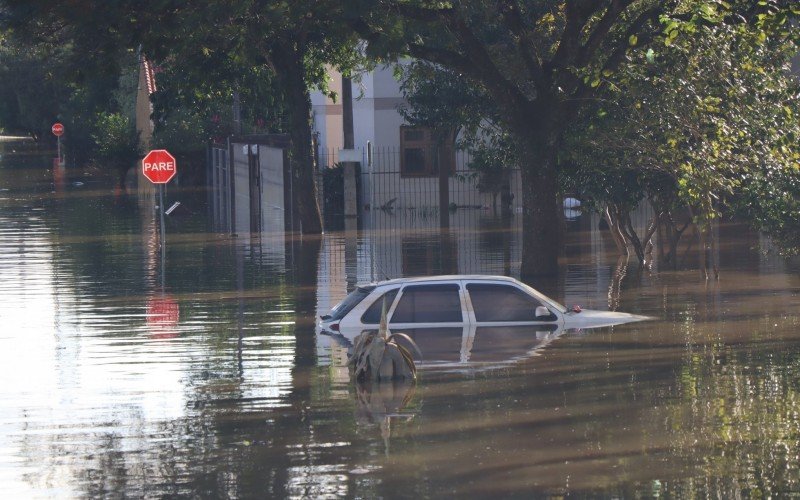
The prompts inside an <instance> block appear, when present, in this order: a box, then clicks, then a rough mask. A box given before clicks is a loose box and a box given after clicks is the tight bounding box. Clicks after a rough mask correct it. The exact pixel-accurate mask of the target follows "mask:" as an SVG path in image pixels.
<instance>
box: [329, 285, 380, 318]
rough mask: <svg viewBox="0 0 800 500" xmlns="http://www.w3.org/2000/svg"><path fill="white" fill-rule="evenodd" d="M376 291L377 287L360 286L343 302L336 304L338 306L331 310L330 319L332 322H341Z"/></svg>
mask: <svg viewBox="0 0 800 500" xmlns="http://www.w3.org/2000/svg"><path fill="white" fill-rule="evenodd" d="M373 290H375V286H374V285H373V286H360V287H358V288H356V289H355V290H353V291H352V292H350V293H349V294H348V295H347V297H345V298H344V300H343V301H341V302H339V303H338V304H336V306H335V307H334V308H333V309H331V314H330V318H329V319H331V320H339V319H342V318H344V316H345V315H346V314H347V313H349V312H350V311H352V310H353V308H354V307H355V306H357V305H358V304H359V303H360V302H361V301H362V300H364V298H365V297H366V296H367V295H369V294H370V292H372V291H373Z"/></svg>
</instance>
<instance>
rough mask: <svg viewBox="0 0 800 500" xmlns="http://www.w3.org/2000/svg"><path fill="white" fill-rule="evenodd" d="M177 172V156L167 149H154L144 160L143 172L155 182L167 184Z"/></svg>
mask: <svg viewBox="0 0 800 500" xmlns="http://www.w3.org/2000/svg"><path fill="white" fill-rule="evenodd" d="M177 173H178V164H177V163H176V162H175V157H174V156H172V155H171V154H169V152H168V151H167V150H166V149H154V150H153V151H150V152H149V153H147V156H145V157H144V159H143V160H142V174H144V176H145V177H147V179H148V180H149V181H150V182H152V183H153V184H166V183H167V182H169V181H170V179H172V178H173V177H175V174H177Z"/></svg>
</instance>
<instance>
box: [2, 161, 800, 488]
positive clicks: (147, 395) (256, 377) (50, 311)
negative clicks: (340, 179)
mask: <svg viewBox="0 0 800 500" xmlns="http://www.w3.org/2000/svg"><path fill="white" fill-rule="evenodd" d="M3 154H4V159H3V163H2V164H0V298H1V299H2V300H0V319H1V320H2V321H1V322H0V325H2V326H0V387H2V389H0V484H2V485H3V490H4V493H6V494H7V496H9V497H16V498H28V497H34V496H46V495H59V496H73V497H74V496H92V497H94V496H106V495H109V496H110V495H129V496H174V495H183V496H215V497H234V496H241V497H253V496H269V497H287V496H303V497H317V496H324V495H343V496H360V497H392V496H398V495H403V496H419V497H429V496H442V495H447V496H455V495H481V496H489V495H491V496H509V495H512V494H516V495H518V496H542V495H564V494H575V495H589V496H626V497H627V496H650V495H655V494H659V495H664V496H677V497H693V496H712V495H713V496H723V497H735V496H741V495H756V494H761V495H772V496H781V495H784V494H789V493H793V492H795V491H796V490H797V489H798V486H797V485H798V484H800V472H798V469H797V467H796V466H795V463H796V462H797V459H796V457H797V456H798V455H799V454H800V445H799V444H798V440H797V431H796V429H797V428H798V425H800V419H798V415H800V399H798V398H797V396H796V395H797V394H798V393H799V392H800V391H799V389H800V387H798V382H797V381H798V378H797V373H800V333H798V332H800V328H798V326H800V325H798V316H797V313H796V311H798V310H800V308H798V306H800V303H799V302H800V296H798V294H797V293H796V290H798V289H800V282H799V281H798V273H797V271H798V267H797V266H796V265H795V264H793V263H792V261H788V262H786V261H783V260H781V259H779V258H776V257H774V256H773V255H766V254H762V253H760V252H757V251H754V250H752V248H753V247H754V246H755V244H757V243H766V242H762V241H759V239H758V235H753V234H749V233H747V232H746V231H744V230H743V229H742V228H741V227H728V226H721V227H720V228H719V231H720V238H721V241H723V242H724V243H725V244H724V245H721V246H720V262H721V263H722V265H723V275H722V276H723V278H722V280H721V281H720V282H718V283H714V282H712V283H706V282H705V281H704V280H702V279H701V277H700V274H699V273H698V272H697V271H696V270H694V269H692V268H691V265H692V254H689V255H688V259H687V260H686V266H687V267H686V268H684V269H679V270H670V269H664V268H659V264H658V263H656V266H655V267H654V269H653V270H652V272H647V271H643V272H638V271H637V270H636V269H635V268H633V267H627V268H625V267H624V266H622V267H623V268H624V270H625V271H626V273H620V272H619V271H620V269H621V268H619V267H618V266H617V258H616V256H615V255H614V252H613V242H612V241H610V240H609V239H607V238H606V236H605V235H604V234H603V233H602V232H600V231H598V230H596V227H594V226H592V225H590V223H589V222H581V221H577V222H576V224H575V225H573V226H570V228H569V229H570V230H569V232H568V233H567V236H568V244H567V247H566V253H565V255H564V261H563V273H562V278H561V279H560V280H558V281H555V282H551V283H535V284H534V285H535V286H536V287H537V288H538V289H541V290H542V291H543V292H544V293H547V294H548V295H551V296H553V297H554V298H556V299H560V300H561V301H562V302H566V303H568V304H575V303H578V304H581V305H582V306H585V307H587V308H595V309H602V308H604V307H607V306H608V305H609V301H611V302H612V304H614V305H618V306H619V308H620V309H622V310H626V311H631V312H635V313H639V314H645V315H650V316H655V317H658V318H661V319H660V320H658V321H652V322H648V323H641V324H632V325H622V326H620V327H614V328H613V329H612V328H609V329H600V330H598V331H589V332H582V333H581V334H570V333H566V334H564V335H560V336H556V337H554V338H552V339H551V340H550V342H549V343H547V344H546V346H544V348H542V349H539V350H536V351H535V352H534V353H533V354H535V355H533V356H530V355H527V354H529V351H527V350H526V349H527V346H528V344H527V343H526V341H527V339H526V338H524V337H519V336H513V338H511V339H507V340H504V341H503V342H495V343H489V344H488V345H486V346H481V345H480V343H481V339H483V338H486V337H482V333H481V332H480V331H478V332H475V334H474V336H473V337H474V342H473V343H472V344H471V345H470V344H466V347H467V349H464V347H465V344H464V338H465V336H464V332H463V331H461V332H457V333H456V332H453V338H452V339H450V338H449V337H448V338H436V339H430V340H431V342H433V344H431V345H432V346H433V347H431V345H429V347H428V350H429V351H430V352H432V353H433V352H435V351H436V349H435V345H438V344H437V343H443V344H442V345H444V344H446V343H447V342H446V341H448V340H453V346H454V347H456V348H457V351H451V350H443V351H442V352H443V353H445V352H447V353H452V354H447V355H448V356H452V359H450V361H451V362H454V361H456V360H457V361H461V360H462V359H469V360H471V361H474V362H476V363H477V362H478V361H479V360H480V357H481V356H484V357H485V358H486V357H488V358H489V359H488V361H489V362H491V363H495V362H496V361H497V360H498V359H506V358H515V361H514V362H513V363H500V364H498V365H496V366H493V367H492V368H491V369H488V370H472V371H468V372H466V373H465V372H464V371H463V370H462V371H453V370H450V369H442V370H425V371H423V372H422V376H421V378H420V381H419V383H418V384H417V385H416V386H415V387H414V388H413V389H411V390H409V391H408V392H405V390H404V389H403V388H397V389H396V388H394V387H392V388H391V389H392V390H391V391H388V392H386V388H380V389H379V390H378V391H376V390H375V389H374V388H373V389H372V390H364V388H356V387H354V386H353V385H352V384H351V383H350V381H349V378H348V376H347V372H346V370H344V369H343V368H342V363H341V362H342V361H343V360H344V359H346V352H345V350H344V349H342V348H341V347H337V346H336V345H335V344H332V343H331V342H332V339H331V338H330V337H328V336H322V335H319V336H318V332H316V330H315V318H316V317H317V315H318V314H319V313H320V311H327V310H328V309H329V308H330V306H331V305H332V304H333V303H335V302H336V301H338V300H340V299H341V298H342V297H343V296H344V294H345V293H346V291H347V287H348V285H349V283H351V282H353V281H368V280H372V279H382V278H384V277H393V276H399V275H406V274H424V273H434V272H436V273H438V272H443V271H442V270H443V269H453V270H455V271H457V272H460V273H468V272H475V273H492V274H510V275H512V276H513V275H515V273H516V272H517V270H518V265H519V243H518V242H519V220H518V219H516V218H515V219H513V222H512V224H511V226H510V227H508V225H507V224H504V223H503V222H502V221H499V220H497V219H495V218H493V217H492V216H491V214H489V213H485V212H483V211H480V210H473V211H467V210H459V211H456V212H455V213H454V214H453V215H452V216H451V217H452V218H451V224H450V232H449V234H448V235H447V237H445V238H443V237H442V235H441V233H439V232H438V231H437V230H435V225H436V224H437V223H438V220H433V221H429V220H428V219H427V218H422V217H419V216H414V215H413V214H410V213H396V214H395V215H394V216H391V215H388V214H384V213H382V212H381V213H378V212H376V213H374V214H368V218H367V219H366V221H365V225H364V226H363V227H362V228H360V229H359V228H356V229H355V230H351V231H349V232H347V233H341V232H332V233H328V234H326V235H325V236H324V237H323V238H322V239H321V240H320V239H314V238H305V237H304V238H297V239H291V238H288V239H287V238H284V236H283V233H282V232H280V231H277V230H276V231H266V232H261V233H257V234H250V233H249V232H242V233H239V234H238V236H236V237H232V236H230V234H228V233H208V232H206V231H205V227H206V222H205V219H204V218H203V217H201V216H196V217H188V218H186V219H185V220H183V221H181V223H180V224H177V223H176V224H175V225H174V227H172V226H171V227H170V235H171V236H170V245H169V247H168V249H167V253H168V254H167V259H166V262H167V265H168V267H169V269H168V273H167V276H168V279H167V284H168V292H169V295H171V296H172V297H173V299H174V300H175V301H176V302H179V303H180V316H179V321H178V322H177V323H176V324H175V326H174V330H175V332H174V333H175V334H176V336H174V337H170V338H154V337H153V336H152V335H151V333H152V332H151V330H150V328H149V326H148V323H147V303H148V302H147V301H148V298H150V297H152V296H153V293H154V292H158V291H160V283H159V273H158V270H159V267H158V260H159V252H158V248H157V247H153V244H154V243H153V241H151V240H150V238H151V236H150V235H152V233H153V232H154V231H155V229H156V228H155V227H154V226H152V220H153V213H152V210H145V209H139V208H137V205H136V204H135V203H133V204H131V205H130V206H126V207H124V208H123V207H119V206H117V205H115V204H114V200H113V198H112V196H111V193H110V190H109V189H106V188H105V185H103V184H101V183H99V182H96V183H93V182H92V179H83V181H85V185H84V186H83V187H82V188H77V187H75V186H74V185H73V183H72V182H69V181H68V182H66V183H65V187H64V192H63V195H59V194H58V193H52V191H53V188H54V186H53V183H52V172H49V171H48V170H47V169H48V168H51V167H50V165H49V162H48V160H47V159H46V157H44V156H42V157H40V158H39V159H38V160H37V159H33V158H32V157H29V156H23V155H14V154H11V153H10V152H9V151H5V152H4V153H3ZM182 196H183V198H184V199H183V200H182V201H185V203H186V204H187V205H188V204H191V200H190V195H188V194H186V195H182ZM150 207H152V204H151V205H150ZM197 212H198V213H199V212H201V210H198V211H197ZM98 214H100V215H98ZM273 215H274V214H273ZM581 217H583V216H581ZM433 219H438V218H436V217H434V218H433ZM581 224H583V225H581ZM591 224H595V222H591ZM173 232H174V234H175V236H174V238H173V237H172V234H173ZM448 238H449V243H448ZM348 239H349V240H348ZM443 241H444V242H445V243H446V244H444V245H443V244H442V242H443ZM353 243H354V244H355V246H354V247H353V246H352V245H353ZM353 248H354V249H355V252H353V251H352V250H353ZM350 255H354V258H355V262H354V263H353V262H347V259H346V258H345V257H346V256H347V257H349V256H350ZM351 269H352V270H354V271H353V272H355V273H356V274H357V276H356V277H355V279H353V277H352V276H351V274H352V272H351V271H350V270H351ZM609 291H611V292H612V293H611V296H609ZM466 337H467V338H469V337H470V335H467V336H466ZM537 340H539V339H537ZM534 344H535V343H534ZM534 344H532V345H534ZM517 347H518V348H519V349H517ZM484 348H485V349H484ZM512 351H514V352H517V351H519V352H525V353H526V355H523V356H521V357H517V356H516V355H515V354H512ZM467 354H468V357H467V356H466V355H467ZM443 357H444V354H443V356H442V357H440V358H439V359H440V360H441V359H442V358H443ZM485 358H484V359H485ZM430 362H431V365H433V364H436V363H435V358H434V357H431V359H430ZM387 418H388V419H389V420H388V423H389V425H388V428H387Z"/></svg>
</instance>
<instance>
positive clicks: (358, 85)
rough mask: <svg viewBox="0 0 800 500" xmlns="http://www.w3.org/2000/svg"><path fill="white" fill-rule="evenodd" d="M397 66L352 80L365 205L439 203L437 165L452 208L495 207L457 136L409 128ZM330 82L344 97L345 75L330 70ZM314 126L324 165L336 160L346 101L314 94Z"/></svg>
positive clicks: (427, 207)
mask: <svg viewBox="0 0 800 500" xmlns="http://www.w3.org/2000/svg"><path fill="white" fill-rule="evenodd" d="M394 70H395V67H394V66H392V65H389V66H379V67H376V68H375V69H374V70H373V71H370V72H366V73H364V74H362V75H361V76H360V77H358V78H354V79H353V83H352V85H353V89H352V91H353V132H354V134H353V135H354V145H355V149H356V150H359V151H361V153H362V154H361V156H362V162H361V165H362V174H363V175H364V177H363V182H362V186H363V187H362V193H363V196H364V206H369V207H372V208H380V207H387V206H388V207H390V208H391V209H392V210H414V211H417V212H418V213H419V211H425V213H429V212H430V211H431V210H435V209H438V207H439V178H438V177H439V167H440V166H441V167H444V168H447V169H449V171H450V174H451V175H450V179H449V200H448V203H449V205H450V206H454V208H455V207H458V208H471V209H480V208H483V209H485V208H488V207H493V206H494V204H495V201H497V196H496V195H497V193H495V194H492V193H483V192H481V189H479V179H478V177H477V175H476V174H475V173H474V172H473V171H472V170H470V169H469V161H470V159H469V155H468V154H467V152H465V151H457V150H456V149H455V144H454V143H455V141H454V138H453V139H450V140H445V141H443V142H442V141H437V140H436V138H435V134H434V132H433V130H431V129H429V128H427V127H411V126H408V125H407V124H406V123H405V121H404V119H403V117H402V115H401V114H400V112H399V109H400V108H401V107H402V106H405V105H407V103H406V101H405V99H404V98H403V94H402V92H401V90H400V83H399V82H398V81H397V80H396V79H395V76H394ZM329 85H330V88H331V90H333V91H334V92H335V93H336V95H337V96H341V90H342V89H341V85H342V77H341V74H340V73H339V72H337V71H335V70H333V69H331V70H330V71H329ZM311 103H312V113H313V128H314V133H315V136H316V138H317V147H318V160H319V164H320V168H326V167H330V166H332V165H334V164H335V163H337V162H338V151H339V150H340V149H341V148H342V147H343V144H344V136H343V127H342V103H341V100H340V99H338V100H337V102H334V101H333V100H332V99H330V98H328V97H326V96H325V95H324V94H323V93H322V92H319V91H315V92H313V93H312V97H311ZM511 186H512V192H513V194H514V203H513V208H517V207H519V205H520V202H521V200H522V197H521V195H520V193H518V192H517V191H518V187H519V178H518V173H514V174H513V175H512V178H511Z"/></svg>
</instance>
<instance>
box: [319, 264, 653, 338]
mask: <svg viewBox="0 0 800 500" xmlns="http://www.w3.org/2000/svg"><path fill="white" fill-rule="evenodd" d="M384 300H385V302H386V310H387V316H386V317H387V319H388V321H389V329H390V330H392V331H402V332H405V331H408V330H414V329H420V328H424V329H430V328H450V329H452V328H464V327H471V328H480V327H526V326H529V327H535V328H531V330H532V331H538V330H541V329H542V328H541V327H548V328H550V329H552V330H555V329H557V330H559V331H560V330H565V329H577V328H598V327H602V326H611V325H617V324H621V323H630V322H632V321H642V320H646V319H649V318H648V317H646V316H638V315H634V314H627V313H621V312H613V311H592V310H586V309H584V310H581V309H580V308H577V307H576V308H573V309H567V308H566V307H564V306H562V305H561V304H559V303H558V302H556V301H554V300H553V299H550V298H549V297H546V296H545V295H543V294H541V293H539V292H537V291H536V290H534V289H533V288H531V287H529V286H528V285H526V284H524V283H521V282H519V281H517V280H515V279H513V278H508V277H505V276H482V275H474V276H466V275H456V276H431V277H424V278H399V279H393V280H389V281H383V282H380V283H375V284H370V285H364V286H359V287H358V288H356V289H355V290H354V291H353V292H351V293H350V294H349V295H348V296H347V297H346V298H345V299H344V300H343V301H342V302H340V303H339V304H337V305H336V306H335V307H334V308H333V310H331V312H330V314H328V315H325V316H322V317H321V321H320V325H319V326H320V327H321V328H322V329H323V330H327V331H330V332H338V333H340V334H341V335H342V336H344V337H345V338H347V339H350V340H352V339H353V338H355V336H356V335H358V334H360V333H361V332H362V331H364V330H370V329H377V328H378V325H379V323H380V320H381V310H382V307H383V303H384Z"/></svg>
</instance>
